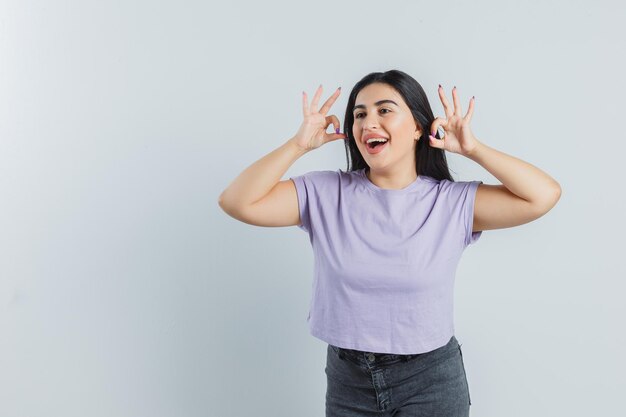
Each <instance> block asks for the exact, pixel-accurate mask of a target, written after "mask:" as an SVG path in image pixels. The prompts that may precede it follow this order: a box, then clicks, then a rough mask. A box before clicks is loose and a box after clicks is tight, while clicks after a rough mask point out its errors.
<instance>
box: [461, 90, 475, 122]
mask: <svg viewBox="0 0 626 417" xmlns="http://www.w3.org/2000/svg"><path fill="white" fill-rule="evenodd" d="M475 100H476V97H474V96H472V98H471V99H470V102H469V108H468V109H467V114H466V115H465V117H464V118H465V120H467V121H468V123H469V122H471V121H472V114H474V101H475Z"/></svg>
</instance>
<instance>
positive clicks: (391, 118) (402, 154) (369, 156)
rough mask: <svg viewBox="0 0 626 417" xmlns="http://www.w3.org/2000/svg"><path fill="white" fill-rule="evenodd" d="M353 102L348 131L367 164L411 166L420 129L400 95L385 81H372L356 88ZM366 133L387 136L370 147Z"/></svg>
mask: <svg viewBox="0 0 626 417" xmlns="http://www.w3.org/2000/svg"><path fill="white" fill-rule="evenodd" d="M354 104H355V108H354V110H353V112H352V114H353V116H354V124H353V126H352V135H353V136H354V139H355V141H356V146H357V147H358V148H359V151H360V152H361V155H363V158H364V159H365V162H366V163H367V165H368V166H369V167H370V168H372V169H378V168H385V167H396V168H397V167H399V165H401V164H407V166H409V167H410V166H413V167H414V166H415V146H416V145H417V141H416V139H419V138H420V136H421V130H420V129H419V127H418V126H417V123H416V122H415V119H414V118H413V115H412V114H411V110H410V109H409V107H408V106H407V105H406V103H405V102H404V100H403V99H402V96H400V94H398V92H397V91H396V90H395V89H393V88H392V87H391V86H389V85H387V84H382V83H374V84H370V85H368V86H367V87H365V88H363V89H362V90H361V91H359V93H358V94H357V96H356V100H355V103H354ZM368 136H372V137H382V138H387V142H386V143H382V144H379V145H377V146H376V147H372V146H371V145H368V144H367V143H366V141H365V140H366V138H367V137H368Z"/></svg>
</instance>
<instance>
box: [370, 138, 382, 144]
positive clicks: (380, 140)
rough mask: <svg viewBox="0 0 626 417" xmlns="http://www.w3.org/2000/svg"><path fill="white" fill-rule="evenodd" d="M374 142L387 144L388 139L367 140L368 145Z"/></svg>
mask: <svg viewBox="0 0 626 417" xmlns="http://www.w3.org/2000/svg"><path fill="white" fill-rule="evenodd" d="M372 142H387V139H383V138H371V139H368V140H367V143H372Z"/></svg>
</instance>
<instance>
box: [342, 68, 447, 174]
mask: <svg viewBox="0 0 626 417" xmlns="http://www.w3.org/2000/svg"><path fill="white" fill-rule="evenodd" d="M372 83H384V84H387V85H389V86H390V87H392V88H394V89H395V90H396V91H397V92H398V93H399V94H400V95H401V96H402V98H403V99H404V101H405V102H406V104H407V106H408V107H409V109H411V113H412V114H413V118H414V119H415V122H416V123H417V125H418V126H419V127H420V130H421V131H422V136H421V138H420V140H418V141H417V144H416V146H415V171H416V173H417V175H424V176H429V177H432V178H435V179H438V180H443V179H447V180H449V181H454V179H453V178H452V176H451V175H450V170H449V168H448V162H447V160H446V155H445V151H444V150H443V149H437V148H433V147H432V146H430V144H429V139H428V135H429V133H430V126H431V125H432V123H433V122H434V121H435V116H434V115H433V111H432V109H431V108H430V103H429V102H428V98H427V97H426V93H425V92H424V89H423V88H422V86H421V85H420V83H418V82H417V81H416V80H415V79H414V78H413V77H411V76H410V75H408V74H406V73H404V72H402V71H400V70H389V71H386V72H372V73H370V74H368V75H366V76H365V77H363V78H362V79H361V80H360V81H359V82H358V83H356V84H355V86H354V87H353V88H352V91H351V92H350V96H349V97H348V105H347V107H346V113H345V116H344V122H343V126H344V132H345V133H346V134H347V135H348V139H347V140H345V141H344V142H345V146H346V159H347V162H348V168H347V169H348V171H356V170H359V169H363V168H365V169H366V171H369V166H368V165H367V163H366V162H365V159H364V158H363V155H361V152H359V148H358V147H357V146H356V143H355V140H354V135H353V134H352V125H353V124H354V115H353V113H352V108H353V107H354V102H355V101H356V96H357V94H359V91H361V90H362V89H363V88H365V87H366V86H368V85H369V84H372Z"/></svg>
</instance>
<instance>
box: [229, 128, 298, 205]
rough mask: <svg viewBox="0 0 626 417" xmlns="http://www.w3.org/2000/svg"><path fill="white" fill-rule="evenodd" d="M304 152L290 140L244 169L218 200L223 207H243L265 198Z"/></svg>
mask: <svg viewBox="0 0 626 417" xmlns="http://www.w3.org/2000/svg"><path fill="white" fill-rule="evenodd" d="M306 152H307V151H305V150H303V149H301V148H299V147H298V145H296V144H295V143H294V141H293V138H292V139H289V140H288V141H287V142H285V143H284V144H283V145H281V146H280V147H278V148H276V149H275V150H273V151H272V152H270V153H269V154H267V155H265V156H264V157H263V158H261V159H259V160H258V161H256V162H255V163H253V164H252V165H250V166H249V167H247V168H246V169H245V170H244V171H243V172H242V173H241V174H239V176H238V177H237V178H235V180H233V182H232V183H231V184H230V185H229V186H228V188H226V189H225V190H224V191H223V192H222V194H221V195H220V197H219V204H220V206H221V207H223V208H229V209H238V208H241V207H246V206H248V205H251V204H252V203H255V202H257V201H258V200H260V199H261V198H263V197H265V196H266V195H267V193H269V192H270V191H271V189H272V188H273V187H274V186H275V185H276V184H277V183H278V182H279V181H280V180H281V178H282V177H283V175H284V174H285V172H286V171H287V169H288V168H289V167H290V166H291V165H292V164H293V163H294V162H295V161H296V160H297V159H298V158H300V157H301V156H302V155H304V154H305V153H306Z"/></svg>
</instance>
